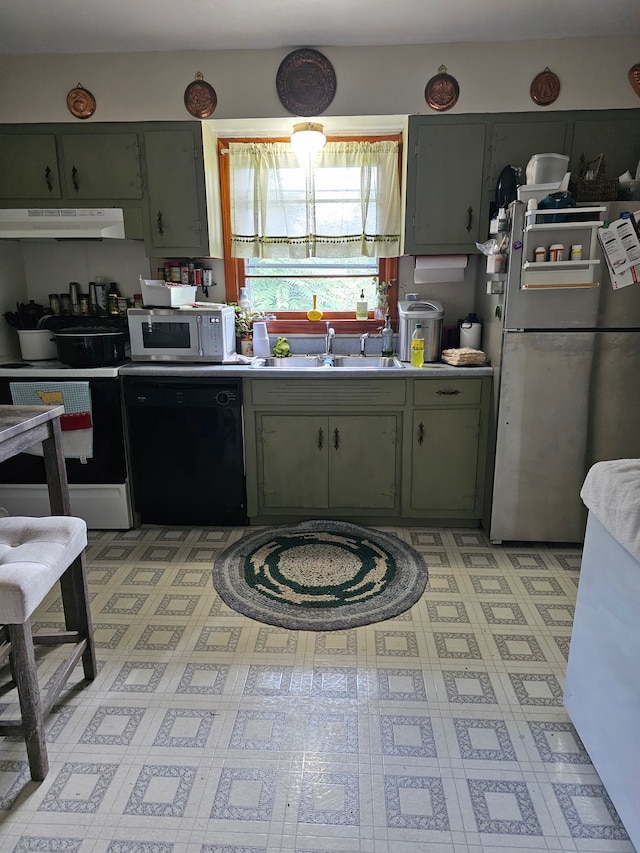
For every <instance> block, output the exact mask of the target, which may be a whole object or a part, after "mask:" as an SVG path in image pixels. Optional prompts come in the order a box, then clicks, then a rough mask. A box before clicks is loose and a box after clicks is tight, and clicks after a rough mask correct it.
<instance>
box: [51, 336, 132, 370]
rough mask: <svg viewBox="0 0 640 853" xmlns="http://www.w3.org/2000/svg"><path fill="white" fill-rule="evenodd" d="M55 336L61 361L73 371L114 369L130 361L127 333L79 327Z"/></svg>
mask: <svg viewBox="0 0 640 853" xmlns="http://www.w3.org/2000/svg"><path fill="white" fill-rule="evenodd" d="M54 335H55V339H56V346H57V348H58V359H59V360H60V361H61V362H62V363H63V364H67V365H69V367H110V366H111V365H114V364H121V363H122V362H123V361H125V360H126V356H125V333H124V332H120V331H117V330H115V329H103V328H92V327H91V326H78V327H69V328H67V329H59V330H58V331H56V332H54Z"/></svg>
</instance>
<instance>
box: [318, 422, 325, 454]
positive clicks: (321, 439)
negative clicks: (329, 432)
mask: <svg viewBox="0 0 640 853" xmlns="http://www.w3.org/2000/svg"><path fill="white" fill-rule="evenodd" d="M323 441H324V433H323V432H322V427H320V429H319V430H318V450H322V444H323Z"/></svg>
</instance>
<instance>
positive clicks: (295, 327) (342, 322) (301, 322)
mask: <svg viewBox="0 0 640 853" xmlns="http://www.w3.org/2000/svg"><path fill="white" fill-rule="evenodd" d="M327 322H328V323H330V324H331V327H332V328H333V329H334V330H335V333H336V335H361V334H362V333H363V332H377V331H379V330H380V329H381V328H382V327H383V326H384V320H376V319H375V318H369V319H368V320H355V319H353V320H350V319H346V318H340V317H335V318H334V317H330V316H323V317H322V319H321V320H315V321H312V320H306V319H295V320H294V319H291V320H268V321H267V330H268V331H269V332H270V333H271V334H273V335H279V334H286V333H288V334H291V335H294V334H303V335H326V333H327V325H326V324H327ZM391 325H392V326H395V325H396V324H395V323H394V321H393V320H392V321H391Z"/></svg>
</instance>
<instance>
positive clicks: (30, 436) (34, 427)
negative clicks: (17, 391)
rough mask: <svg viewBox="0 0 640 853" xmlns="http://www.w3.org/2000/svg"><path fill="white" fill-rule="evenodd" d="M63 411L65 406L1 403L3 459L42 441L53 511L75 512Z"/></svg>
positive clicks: (53, 512) (0, 424)
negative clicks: (68, 476)
mask: <svg viewBox="0 0 640 853" xmlns="http://www.w3.org/2000/svg"><path fill="white" fill-rule="evenodd" d="M62 414H64V406H0V462H4V460H5V459H9V458H10V457H11V456H15V455H16V454H18V453H22V452H23V451H24V450H27V449H28V448H29V447H31V446H32V445H33V444H36V443H37V442H39V441H41V442H42V448H43V450H44V467H45V474H46V477H47V488H48V489H49V505H50V507H51V515H71V505H70V502H69V485H68V482H67V469H66V467H65V464H64V452H63V450H62V431H61V428H60V415H62Z"/></svg>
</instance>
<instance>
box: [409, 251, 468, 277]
mask: <svg viewBox="0 0 640 853" xmlns="http://www.w3.org/2000/svg"><path fill="white" fill-rule="evenodd" d="M468 260H469V258H468V257H467V255H424V256H420V257H417V258H416V266H415V270H414V273H413V280H414V282H415V284H434V283H437V282H440V281H464V271H465V269H466V268H467V263H468Z"/></svg>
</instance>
